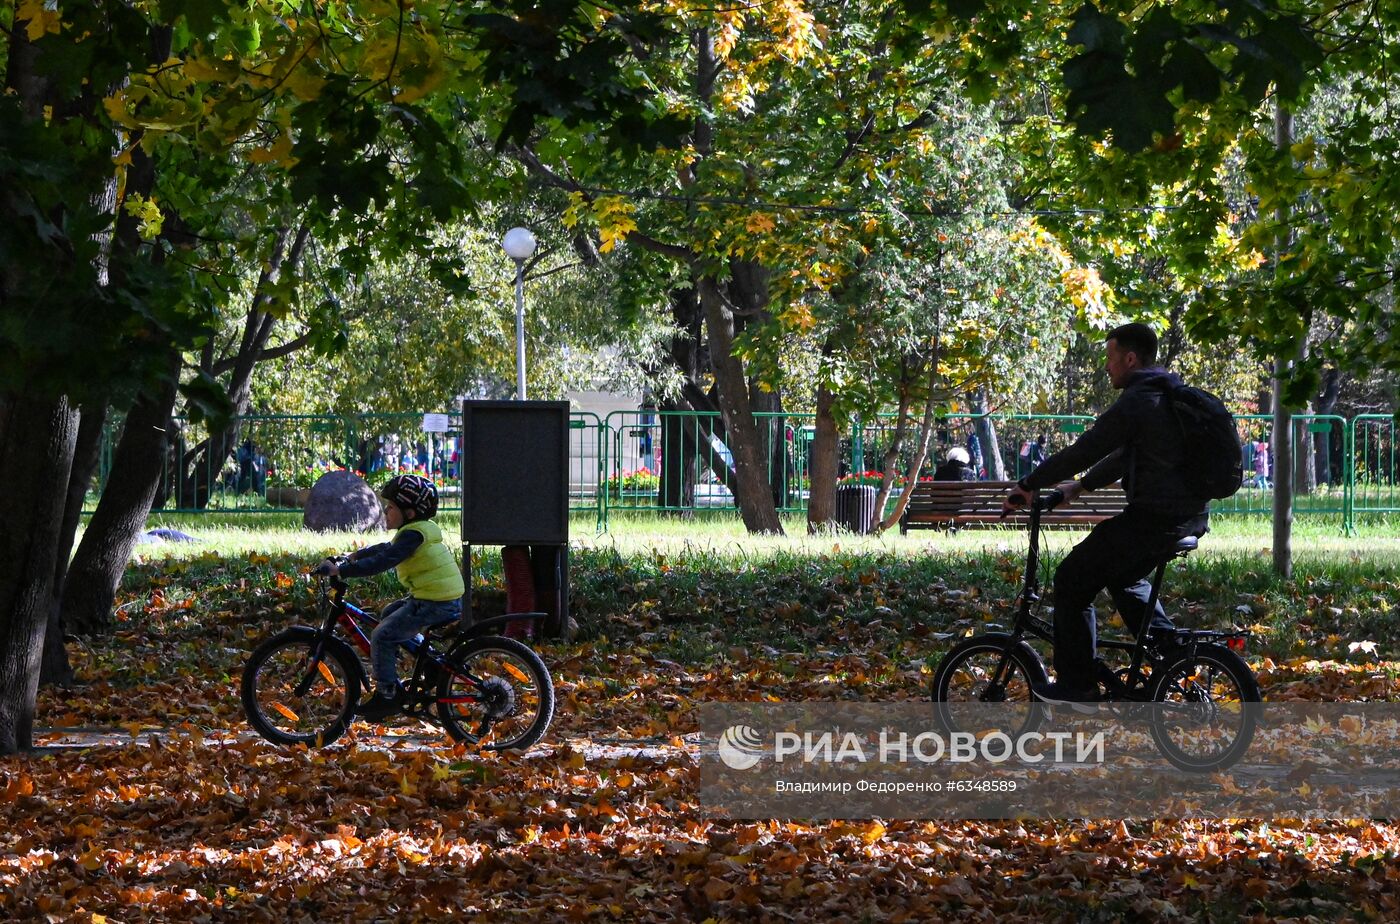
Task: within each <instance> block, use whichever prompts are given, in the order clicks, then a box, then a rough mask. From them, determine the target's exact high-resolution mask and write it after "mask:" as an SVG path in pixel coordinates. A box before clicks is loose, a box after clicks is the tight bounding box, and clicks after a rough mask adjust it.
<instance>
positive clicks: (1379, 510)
mask: <svg viewBox="0 0 1400 924" xmlns="http://www.w3.org/2000/svg"><path fill="white" fill-rule="evenodd" d="M1344 455H1345V458H1346V460H1347V461H1348V462H1350V464H1351V470H1350V472H1349V473H1348V474H1349V476H1350V477H1349V479H1348V483H1349V487H1350V489H1351V510H1350V518H1349V522H1348V525H1349V526H1351V525H1354V523H1355V518H1356V517H1357V516H1358V515H1367V514H1389V513H1400V446H1397V445H1396V432H1395V418H1394V417H1392V416H1390V415H1389V414H1362V415H1360V416H1358V417H1354V418H1352V419H1351V421H1350V425H1349V428H1348V436H1347V451H1346V453H1345V454H1344Z"/></svg>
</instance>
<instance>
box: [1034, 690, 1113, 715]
mask: <svg viewBox="0 0 1400 924" xmlns="http://www.w3.org/2000/svg"><path fill="white" fill-rule="evenodd" d="M1031 693H1033V694H1034V695H1035V698H1036V699H1038V700H1040V701H1041V702H1042V703H1046V704H1048V705H1051V706H1068V707H1070V708H1071V709H1073V710H1074V711H1075V712H1077V713H1079V714H1080V715H1093V714H1094V713H1096V712H1098V711H1099V707H1098V703H1099V702H1100V701H1101V700H1102V699H1103V697H1101V696H1100V695H1099V691H1098V690H1097V689H1091V690H1085V689H1079V688H1076V687H1070V686H1066V685H1065V684H1062V683H1033V684H1031Z"/></svg>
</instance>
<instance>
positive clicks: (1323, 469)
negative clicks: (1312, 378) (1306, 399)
mask: <svg viewBox="0 0 1400 924" xmlns="http://www.w3.org/2000/svg"><path fill="white" fill-rule="evenodd" d="M1341 391H1342V374H1341V372H1340V371H1338V370H1337V369H1335V368H1333V369H1328V370H1327V372H1326V373H1325V374H1324V375H1323V378H1322V394H1320V395H1318V396H1317V399H1316V400H1315V401H1313V408H1314V410H1315V411H1316V412H1317V413H1318V414H1321V415H1324V416H1325V415H1328V414H1331V413H1332V412H1333V411H1334V410H1336V408H1337V398H1338V396H1340V395H1341ZM1328 423H1329V424H1335V421H1328ZM1340 438H1341V434H1340V433H1333V432H1332V428H1330V427H1329V429H1328V430H1327V432H1325V433H1316V434H1314V435H1313V456H1314V458H1315V459H1316V465H1317V468H1316V469H1315V470H1314V473H1313V474H1314V476H1315V477H1316V479H1317V481H1316V483H1317V484H1327V485H1330V484H1333V483H1334V482H1335V481H1336V480H1337V478H1339V477H1340V473H1335V474H1334V473H1333V471H1332V446H1333V442H1332V441H1333V440H1334V439H1336V440H1339V439H1340Z"/></svg>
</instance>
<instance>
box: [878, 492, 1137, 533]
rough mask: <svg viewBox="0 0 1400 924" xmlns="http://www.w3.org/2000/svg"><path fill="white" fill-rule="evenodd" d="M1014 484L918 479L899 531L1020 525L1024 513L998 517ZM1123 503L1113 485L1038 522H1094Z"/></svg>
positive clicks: (1024, 519)
mask: <svg viewBox="0 0 1400 924" xmlns="http://www.w3.org/2000/svg"><path fill="white" fill-rule="evenodd" d="M1015 484H1016V482H1014V481H924V482H920V483H918V484H917V485H915V486H914V489H913V491H912V492H911V494H910V496H909V504H908V506H907V507H906V508H905V510H904V516H903V517H902V518H901V519H900V531H901V532H907V531H908V530H909V529H910V528H915V527H939V526H951V525H970V526H972V525H992V526H1002V525H1005V526H1010V525H1024V524H1026V523H1028V522H1029V521H1030V517H1029V515H1028V514H1025V513H1013V514H1009V515H1007V517H1006V519H1002V518H1001V502H1002V498H1004V497H1005V496H1006V494H1007V492H1008V491H1010V490H1011V488H1012V486H1014V485H1015ZM1127 505H1128V499H1127V497H1126V495H1124V493H1123V489H1122V488H1121V487H1120V486H1118V485H1113V486H1110V487H1107V488H1102V489H1100V490H1098V491H1095V492H1093V493H1092V494H1085V495H1083V496H1081V497H1080V498H1079V499H1078V500H1075V501H1072V502H1070V503H1067V504H1062V505H1061V506H1059V507H1057V508H1055V509H1054V510H1053V511H1051V512H1049V513H1046V514H1043V515H1042V516H1041V518H1040V522H1041V523H1042V524H1043V525H1046V526H1054V525H1076V524H1092V523H1098V522H1101V521H1103V520H1106V519H1108V518H1109V517H1113V516H1117V515H1118V514H1120V513H1122V512H1123V510H1124V508H1126V507H1127Z"/></svg>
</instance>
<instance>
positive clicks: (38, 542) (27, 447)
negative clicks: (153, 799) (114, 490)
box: [0, 394, 78, 754]
mask: <svg viewBox="0 0 1400 924" xmlns="http://www.w3.org/2000/svg"><path fill="white" fill-rule="evenodd" d="M77 435H78V415H77V412H76V411H75V410H74V409H73V407H72V406H71V405H70V404H69V402H68V399H67V398H54V399H41V398H35V397H31V396H23V395H18V394H5V395H0V484H4V485H9V486H11V488H12V489H11V490H9V491H6V492H5V493H4V495H3V497H0V518H3V520H4V523H5V529H4V530H0V754H13V753H16V752H18V751H25V750H28V749H29V748H30V747H32V746H33V735H34V703H35V698H36V696H37V695H38V691H39V664H40V659H41V655H42V653H43V648H44V632H45V629H46V628H47V626H48V621H49V614H50V612H51V611H52V610H53V580H54V569H55V567H56V564H55V560H56V555H57V550H58V533H59V528H60V524H61V522H62V520H63V507H64V503H65V499H66V497H67V493H68V482H69V473H70V471H71V469H72V464H73V447H74V444H75V442H76V440H77ZM18 485H23V486H24V488H25V489H24V490H23V491H19V490H13V488H14V486H18Z"/></svg>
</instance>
